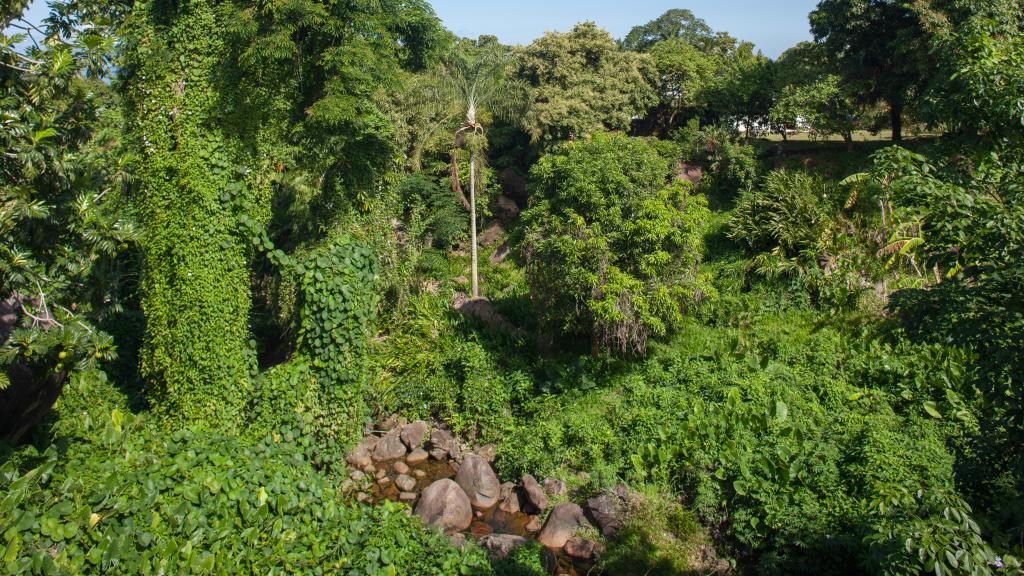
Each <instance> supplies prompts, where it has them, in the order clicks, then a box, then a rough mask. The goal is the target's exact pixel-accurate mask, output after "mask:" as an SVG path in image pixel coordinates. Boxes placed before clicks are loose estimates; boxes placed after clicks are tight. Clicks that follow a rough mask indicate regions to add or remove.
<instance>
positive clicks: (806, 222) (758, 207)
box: [729, 170, 838, 256]
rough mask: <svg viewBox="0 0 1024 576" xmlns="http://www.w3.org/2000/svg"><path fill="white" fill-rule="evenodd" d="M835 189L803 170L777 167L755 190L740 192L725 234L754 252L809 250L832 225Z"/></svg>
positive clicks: (834, 210)
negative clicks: (779, 168)
mask: <svg viewBox="0 0 1024 576" xmlns="http://www.w3.org/2000/svg"><path fill="white" fill-rule="evenodd" d="M837 198H838V192H837V190H836V188H835V186H834V185H831V184H829V183H826V182H825V181H824V180H823V179H821V178H820V177H817V176H813V175H810V174H807V173H805V172H789V171H784V170H777V171H774V172H771V173H770V174H768V176H767V177H766V178H765V179H764V182H763V183H762V184H761V185H760V186H759V187H757V188H755V189H750V190H747V191H745V192H743V193H741V194H740V196H739V198H738V200H737V201H736V210H735V211H734V212H733V214H732V218H731V219H730V221H729V227H730V230H729V237H730V238H732V239H734V240H737V241H739V242H741V243H743V244H744V245H745V246H746V247H747V248H749V249H751V250H752V251H754V253H758V252H765V251H770V250H774V249H776V248H778V249H780V250H781V252H782V254H783V255H785V256H796V255H799V254H800V253H801V252H803V251H805V250H808V249H813V248H814V246H815V244H816V243H817V242H818V240H819V239H820V238H821V236H822V234H823V233H824V232H825V231H826V230H828V229H829V228H830V226H831V225H832V224H833V218H834V216H835V212H836V208H837V206H836V204H837Z"/></svg>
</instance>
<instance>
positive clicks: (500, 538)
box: [480, 534, 529, 560]
mask: <svg viewBox="0 0 1024 576" xmlns="http://www.w3.org/2000/svg"><path fill="white" fill-rule="evenodd" d="M527 542H529V540H527V539H526V538H523V537H522V536H516V535H514V534H488V535H486V536H484V537H483V538H481V539H480V545H481V546H483V547H484V548H486V549H487V551H488V552H489V553H490V555H491V558H494V559H497V560H501V559H502V558H508V555H509V554H511V553H512V551H513V550H515V549H516V548H518V547H520V546H522V545H523V544H526V543H527Z"/></svg>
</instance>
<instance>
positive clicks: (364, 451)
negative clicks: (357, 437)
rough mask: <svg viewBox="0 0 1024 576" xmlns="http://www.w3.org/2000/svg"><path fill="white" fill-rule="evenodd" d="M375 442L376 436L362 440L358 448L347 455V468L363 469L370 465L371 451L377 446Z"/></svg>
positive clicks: (371, 460)
mask: <svg viewBox="0 0 1024 576" xmlns="http://www.w3.org/2000/svg"><path fill="white" fill-rule="evenodd" d="M377 441H378V440H377V437H376V436H369V437H367V438H364V439H363V441H362V442H360V443H359V445H358V446H356V447H355V448H353V449H352V451H351V452H349V453H348V458H346V460H347V461H348V464H349V466H351V467H353V468H365V467H367V466H369V465H371V464H372V463H373V459H372V455H373V449H374V447H375V446H376V445H377Z"/></svg>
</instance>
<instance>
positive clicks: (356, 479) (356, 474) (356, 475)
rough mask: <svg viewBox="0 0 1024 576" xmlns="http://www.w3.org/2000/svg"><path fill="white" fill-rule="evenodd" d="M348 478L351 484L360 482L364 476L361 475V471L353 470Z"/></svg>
mask: <svg viewBox="0 0 1024 576" xmlns="http://www.w3.org/2000/svg"><path fill="white" fill-rule="evenodd" d="M348 477H349V478H351V479H352V481H353V482H362V481H363V479H364V478H366V474H365V473H363V471H362V470H353V471H352V473H351V474H349V475H348Z"/></svg>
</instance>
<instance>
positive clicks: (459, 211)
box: [398, 173, 469, 248]
mask: <svg viewBox="0 0 1024 576" xmlns="http://www.w3.org/2000/svg"><path fill="white" fill-rule="evenodd" d="M398 194H399V197H400V198H401V200H402V203H403V204H404V209H405V212H406V214H407V215H408V214H410V213H411V212H414V211H415V212H416V213H417V214H420V215H421V217H422V219H423V222H422V226H423V228H424V231H425V232H426V233H427V234H429V236H430V238H431V239H432V242H430V244H436V245H437V246H440V247H444V248H449V247H451V246H454V245H455V244H457V243H458V242H460V241H461V240H463V239H465V237H466V228H467V221H468V220H469V216H468V215H467V214H466V211H465V210H464V209H463V208H462V206H461V205H460V204H459V200H458V198H456V197H455V193H454V192H452V191H451V188H442V187H441V186H439V185H438V184H437V183H436V182H434V181H433V180H432V179H431V178H430V177H428V176H426V175H424V174H422V173H415V174H410V175H408V176H406V177H405V179H404V180H402V182H401V183H400V184H399V185H398Z"/></svg>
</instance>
